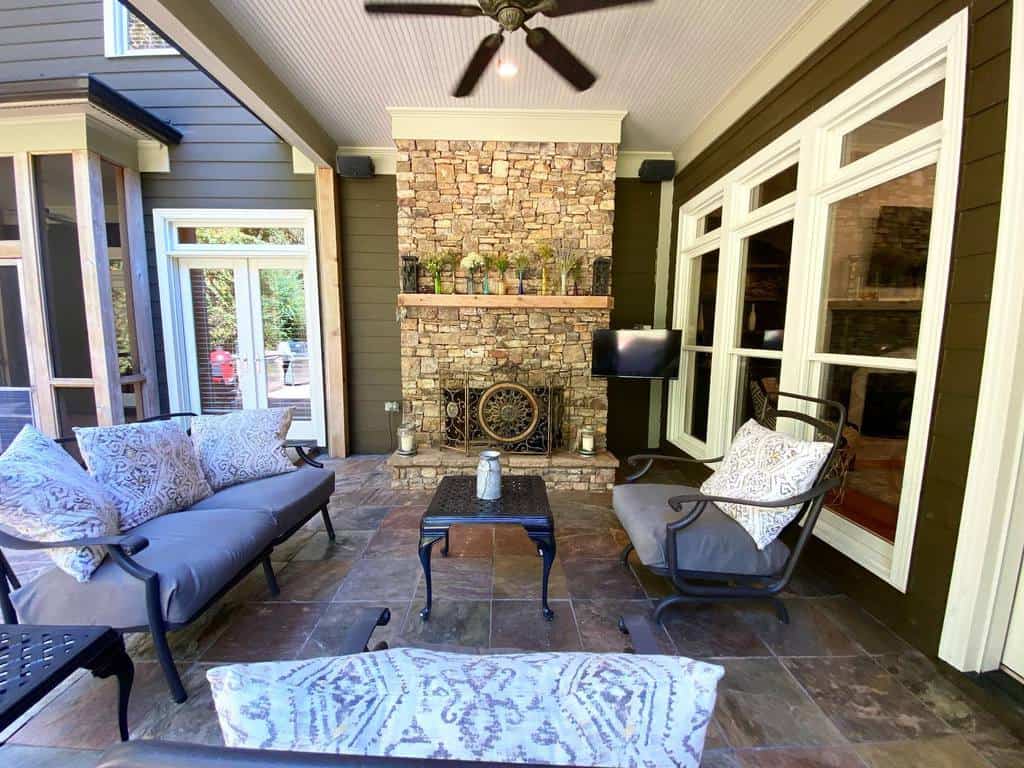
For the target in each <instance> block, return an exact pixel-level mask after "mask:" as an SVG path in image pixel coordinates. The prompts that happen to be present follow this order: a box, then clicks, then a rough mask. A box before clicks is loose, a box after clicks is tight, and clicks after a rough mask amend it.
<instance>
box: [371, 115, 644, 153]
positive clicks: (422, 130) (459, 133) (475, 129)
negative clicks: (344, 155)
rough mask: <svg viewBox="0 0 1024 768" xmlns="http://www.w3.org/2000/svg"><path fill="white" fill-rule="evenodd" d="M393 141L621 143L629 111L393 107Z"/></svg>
mask: <svg viewBox="0 0 1024 768" xmlns="http://www.w3.org/2000/svg"><path fill="white" fill-rule="evenodd" d="M388 113H389V114H390V115H391V138H393V139H455V140H459V139H462V140H478V141H586V142H594V143H598V144H618V143H619V141H621V139H622V119H623V118H624V117H625V116H626V113H625V112H622V111H615V110H603V111H588V110H564V109H467V108H454V109H418V108H406V107H388Z"/></svg>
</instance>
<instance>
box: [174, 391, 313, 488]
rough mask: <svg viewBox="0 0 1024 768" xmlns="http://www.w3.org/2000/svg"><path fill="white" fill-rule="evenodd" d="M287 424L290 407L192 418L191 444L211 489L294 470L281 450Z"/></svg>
mask: <svg viewBox="0 0 1024 768" xmlns="http://www.w3.org/2000/svg"><path fill="white" fill-rule="evenodd" d="M291 424H292V409H291V408H268V409H254V410H247V411H234V412H233V413H226V414H224V415H223V416H195V417H193V419H192V444H193V445H194V446H195V449H196V454H197V455H198V456H199V463H200V464H201V465H202V467H203V474H205V475H206V479H207V481H208V482H209V483H210V485H211V486H212V488H213V489H214V490H215V491H219V490H220V489H221V488H227V487H228V486H229V485H236V484H238V483H246V482H248V481H250V480H259V479H260V478H261V477H270V476H271V475H280V474H281V473H282V472H291V471H293V470H294V469H296V467H295V465H294V464H292V463H291V461H289V460H288V454H287V453H285V450H284V441H285V439H286V438H287V436H288V428H289V427H290V426H291Z"/></svg>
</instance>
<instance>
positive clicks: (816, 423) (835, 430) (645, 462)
mask: <svg viewBox="0 0 1024 768" xmlns="http://www.w3.org/2000/svg"><path fill="white" fill-rule="evenodd" d="M779 396H780V397H788V398H792V399H795V400H801V401H804V402H807V403H814V404H817V405H819V406H824V407H825V408H827V409H831V410H832V411H834V412H835V414H836V419H835V421H832V420H827V419H822V418H816V417H814V416H811V415H809V414H806V413H803V412H802V411H794V410H779V409H778V408H774V409H772V411H771V413H770V415H771V416H772V417H773V418H774V419H775V420H776V421H778V420H779V419H792V420H794V421H797V422H800V423H803V424H808V425H810V426H811V427H813V428H814V430H815V433H816V435H817V436H818V437H824V438H825V439H827V440H828V442H830V443H831V444H832V448H831V450H830V451H829V454H828V458H827V459H826V460H825V463H824V464H823V465H822V468H821V470H820V471H819V472H818V474H817V476H816V478H815V481H814V485H813V486H812V487H811V488H810V490H808V491H805V492H804V493H801V494H798V495H796V496H793V497H790V498H787V499H782V500H780V501H772V502H766V501H751V500H748V499H734V498H728V497H725V496H708V495H705V494H703V493H701V492H700V491H698V490H693V491H692V492H690V493H685V494H680V495H678V496H673V497H672V498H670V499H669V501H668V503H669V505H670V506H671V507H672V509H673V510H675V511H676V512H677V513H679V514H680V515H682V517H680V518H679V519H678V520H674V521H672V522H670V523H668V524H667V525H666V526H665V550H666V555H667V557H666V559H667V565H666V567H664V568H648V566H644V567H645V568H648V570H650V571H651V572H652V573H656V574H658V575H659V576H665V577H668V578H669V580H671V582H672V585H673V586H674V587H675V588H676V589H677V590H678V594H675V595H670V596H668V597H665V598H662V600H660V601H659V602H658V605H657V607H656V608H655V612H654V617H655V620H656V621H658V622H660V621H661V619H662V616H663V615H664V613H665V611H666V610H667V609H668V608H670V607H672V606H674V605H679V604H684V603H701V602H714V601H717V600H745V599H750V598H767V599H770V600H771V601H772V603H773V604H774V606H775V611H776V614H777V615H778V618H779V621H781V622H782V623H784V624H788V623H789V612H788V611H787V610H786V606H785V604H784V603H783V602H782V601H781V600H779V599H778V594H779V593H780V592H782V590H784V589H785V588H786V587H787V586H788V585H789V582H790V579H792V578H793V572H794V570H795V569H796V565H797V562H798V561H799V560H800V555H801V553H803V551H804V548H805V547H806V546H807V542H808V540H809V539H810V537H811V533H812V531H813V530H814V525H815V524H816V523H817V522H818V517H819V516H820V514H821V508H822V505H823V504H824V501H825V496H826V495H827V494H828V493H829V492H830V491H832V490H833V489H834V488H837V487H838V486H839V484H840V481H841V479H840V478H839V477H836V476H834V475H835V473H834V472H833V468H834V467H833V465H834V464H835V462H836V461H837V460H838V458H839V447H840V444H841V442H842V437H843V428H844V426H845V424H846V408H845V406H843V404H842V403H838V402H836V401H835V400H823V399H820V398H816V397H808V396H807V395H798V394H794V393H791V392H779ZM723 458H724V456H718V457H717V458H713V459H694V458H689V457H685V456H666V455H663V454H637V455H635V456H630V457H629V458H628V459H627V461H628V462H629V463H630V465H632V466H633V467H639V469H638V470H637V471H636V472H634V473H633V474H631V475H629V476H627V478H626V481H627V482H628V483H633V482H636V481H637V480H639V479H640V478H642V477H643V476H644V475H646V474H647V472H648V471H649V470H650V469H651V467H652V466H653V465H654V462H656V461H664V462H669V463H686V464H705V465H707V464H715V463H717V462H719V461H721V460H722V459H723ZM641 465H642V466H641ZM710 503H726V504H744V505H747V506H752V507H762V508H779V507H789V506H792V505H794V504H800V505H801V509H800V512H799V513H798V514H797V516H796V518H795V519H794V520H793V522H791V523H790V524H789V526H787V528H790V527H792V526H799V525H800V521H801V520H802V521H803V527H802V528H801V529H800V532H799V534H798V535H797V539H796V543H795V544H794V546H793V548H792V549H791V550H790V552H789V556H788V557H787V558H786V562H785V563H784V565H783V567H782V570H781V571H779V572H777V573H775V574H770V575H767V576H751V575H749V574H740V573H715V572H708V571H694V570H689V569H687V568H686V564H685V563H679V562H678V556H679V553H678V549H677V540H678V537H679V536H680V535H681V534H682V532H684V531H685V530H686V527H687V526H689V525H691V524H692V523H693V522H694V521H695V520H696V519H697V518H699V517H700V516H701V514H702V513H703V512H704V510H705V508H706V507H707V505H708V504H710ZM688 504H694V506H693V509H691V510H690V511H689V512H684V507H685V506H686V505H688ZM632 550H633V544H632V543H630V544H627V545H626V548H625V549H624V550H623V552H622V555H621V561H622V564H623V565H628V561H629V554H630V552H631V551H632Z"/></svg>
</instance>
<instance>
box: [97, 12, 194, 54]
mask: <svg viewBox="0 0 1024 768" xmlns="http://www.w3.org/2000/svg"><path fill="white" fill-rule="evenodd" d="M103 53H104V55H105V56H106V57H107V58H108V59H116V58H122V57H126V56H179V55H180V54H179V53H178V49H177V48H175V47H174V46H168V47H167V48H131V47H130V46H129V45H128V9H127V8H125V7H124V6H123V5H122V4H121V3H120V0H103Z"/></svg>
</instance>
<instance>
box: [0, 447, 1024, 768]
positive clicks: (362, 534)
mask: <svg viewBox="0 0 1024 768" xmlns="http://www.w3.org/2000/svg"><path fill="white" fill-rule="evenodd" d="M382 461H383V460H382V459H381V458H379V457H356V458H352V459H347V460H343V461H335V462H332V463H333V465H334V466H335V468H336V471H337V492H336V494H335V496H334V498H333V499H332V502H331V507H330V511H331V517H332V519H333V522H334V526H335V528H336V530H337V533H338V540H337V543H335V544H331V543H330V542H329V541H328V539H327V536H326V534H325V533H324V531H323V529H322V524H320V522H319V521H316V522H314V523H311V524H310V525H309V526H307V528H306V529H304V530H302V531H300V532H299V533H298V534H296V536H295V537H293V539H292V540H291V541H289V542H288V543H287V544H286V545H284V546H283V547H281V548H280V549H278V550H277V551H276V552H275V554H274V560H275V562H276V566H277V570H278V574H279V579H280V586H281V595H280V596H279V597H278V598H277V599H271V598H270V596H269V594H268V593H267V591H266V587H265V584H264V582H263V577H262V574H261V573H260V572H259V570H258V569H257V571H256V572H255V573H253V574H251V575H250V577H249V578H247V579H246V580H245V581H243V582H242V583H241V584H239V585H238V586H237V587H236V588H235V589H234V590H233V591H232V592H231V593H229V594H228V595H226V596H225V598H224V599H223V601H222V602H221V604H220V605H219V606H216V607H215V608H214V609H212V610H211V611H209V612H208V613H207V615H206V616H205V617H204V618H203V619H202V620H200V622H199V623H197V624H196V625H193V626H192V627H190V628H188V629H186V630H183V631H181V632H179V633H177V634H176V635H174V636H172V637H173V646H174V648H175V656H176V659H177V660H178V661H179V663H180V666H181V671H182V677H183V680H184V682H185V686H186V688H187V689H188V691H189V693H190V698H189V700H188V701H187V702H186V703H185V704H183V705H176V704H174V703H173V702H172V701H171V699H170V697H169V695H168V693H167V689H166V687H165V685H164V681H163V678H162V676H161V674H160V670H159V668H158V665H157V664H156V663H155V661H154V660H153V659H154V657H153V654H152V648H151V647H150V644H149V642H148V639H147V638H146V637H145V636H143V635H138V636H131V637H130V638H129V648H130V650H131V652H132V655H133V658H134V659H135V661H136V670H137V671H136V682H135V689H134V692H133V696H132V703H131V709H130V714H129V718H130V720H129V722H130V726H131V729H132V736H133V737H134V738H146V739H170V740H176V741H185V742H196V743H204V744H219V743H220V732H219V729H218V726H217V722H216V717H215V713H214V710H213V704H212V700H211V698H210V692H209V688H208V686H207V683H206V679H205V673H206V670H207V669H209V668H210V667H211V666H214V665H217V664H223V663H227V662H244V661H264V660H272V659H292V658H303V657H312V656H318V655H329V654H332V653H335V652H337V649H338V643H339V641H340V640H341V638H342V636H343V635H344V630H345V628H346V626H347V623H348V622H349V621H350V619H351V617H352V615H353V608H354V607H356V606H358V605H363V606H365V605H381V606H387V607H389V608H390V609H391V613H392V621H391V624H390V626H388V627H386V628H383V629H382V630H378V632H377V634H376V635H375V637H376V639H378V640H387V641H388V642H389V643H390V644H391V645H392V646H399V645H417V646H426V647H444V648H460V649H465V650H471V651H484V650H487V649H489V648H493V649H503V650H504V649H523V650H580V649H582V650H586V651H622V650H623V649H624V648H625V647H626V644H627V641H626V640H625V639H624V638H623V636H622V635H620V634H619V632H618V630H617V628H616V622H617V619H618V617H619V616H620V615H621V614H622V613H624V612H626V611H631V612H647V613H650V611H651V605H652V599H653V598H655V597H658V596H660V595H663V594H665V593H666V592H667V589H668V588H667V585H666V583H665V582H664V581H662V580H661V579H658V578H655V577H651V576H650V575H649V574H645V573H644V571H643V569H642V568H640V567H639V566H636V565H634V566H633V568H631V569H626V568H623V567H622V566H621V565H620V564H619V563H618V561H617V559H616V556H617V555H618V553H619V551H620V550H621V548H622V546H623V544H624V543H625V541H626V537H625V534H624V532H623V531H622V529H621V528H619V526H618V525H617V522H616V520H615V517H614V515H613V514H612V512H611V510H610V499H609V497H608V495H600V494H582V493H553V494H551V502H552V508H553V510H554V514H555V517H556V528H557V535H558V548H559V549H558V559H557V560H556V563H555V566H554V569H553V572H552V577H551V590H552V595H553V598H554V599H553V601H552V607H553V608H554V610H555V612H556V616H555V620H554V621H553V622H551V623H547V622H545V621H543V620H542V618H541V615H540V606H539V600H538V597H539V592H538V590H539V572H540V566H539V563H538V560H537V556H536V553H535V551H534V550H533V548H532V546H531V544H530V542H529V541H528V540H527V539H526V537H525V535H523V534H522V532H521V531H520V530H518V529H513V528H506V527H498V528H496V529H492V528H479V527H471V528H461V529H459V528H456V529H453V535H452V550H453V552H452V555H453V556H452V557H450V558H448V559H442V558H440V557H435V558H434V583H435V590H436V592H435V603H434V613H433V615H432V617H431V620H430V621H429V622H427V623H424V622H422V621H421V620H420V618H419V616H418V611H419V608H420V607H421V606H422V602H423V585H422V577H421V574H420V566H419V562H418V560H417V558H416V540H417V532H416V528H417V525H418V521H419V516H420V515H421V514H422V512H423V510H424V509H425V505H426V503H427V501H428V498H427V496H426V495H425V494H422V493H410V492H395V491H391V490H390V489H389V488H388V476H387V473H386V469H385V468H384V466H383V463H382ZM26 565H30V564H26ZM16 567H18V566H16ZM785 600H786V604H787V607H788V608H789V612H790V615H791V617H792V619H791V623H790V624H789V625H788V626H787V625H782V624H779V623H778V621H777V620H776V619H775V615H774V613H773V611H772V609H771V607H770V606H769V605H762V604H758V603H734V604H728V605H714V606H705V607H697V608H686V609H682V610H677V611H675V612H673V613H671V614H670V618H668V619H667V621H666V625H665V627H664V628H659V629H658V630H657V632H658V635H659V638H660V641H661V643H662V646H663V648H664V651H665V652H666V653H678V654H681V655H685V656H690V657H695V658H702V659H710V660H714V661H715V662H716V663H719V664H722V665H723V666H724V667H725V669H726V675H725V678H724V679H723V681H722V683H721V684H720V687H719V699H718V707H717V711H716V714H715V719H714V722H713V723H712V724H711V727H710V729H709V732H708V738H707V745H706V750H705V758H704V765H706V766H716V767H729V768H733V767H737V766H757V767H767V766H790V765H794V766H832V767H833V768H846V767H847V766H850V767H851V768H852V766H859V767H860V768H864V767H865V766H871V767H875V768H882V767H883V766H904V765H906V766H911V765H922V766H958V767H963V768H972V767H973V766H995V768H1006V767H1008V766H1019V765H1024V742H1022V741H1021V740H1020V739H1019V738H1018V736H1019V735H1020V734H1021V732H1020V730H1018V728H1017V726H1016V725H1015V722H1016V720H1015V719H1014V718H1013V717H1009V718H1008V717H1007V716H1006V714H1005V713H1004V716H1003V717H1002V718H997V717H996V716H995V715H994V714H993V713H992V711H990V710H988V709H986V708H985V707H984V706H983V705H982V704H981V703H980V702H982V701H985V697H984V696H981V695H978V692H977V691H976V690H974V689H975V686H974V684H973V683H972V682H970V681H969V680H968V679H967V678H966V677H962V676H959V675H956V674H953V673H950V672H948V671H942V670H940V669H939V668H937V667H936V666H935V665H934V664H933V663H932V662H931V661H930V660H929V659H928V658H926V657H925V656H923V655H921V654H920V653H917V652H916V651H914V650H912V649H911V648H910V647H909V646H907V645H906V644H905V643H904V642H903V641H902V640H900V639H899V638H898V637H896V636H895V635H894V634H892V633H891V632H890V631H889V630H888V629H886V628H885V627H884V626H883V625H881V624H880V623H878V622H877V621H875V620H874V619H873V618H872V617H871V616H870V615H868V614H867V613H865V612H864V611H863V610H861V609H860V608H859V607H857V606H856V605H855V604H854V603H853V602H852V601H850V600H849V599H848V598H846V597H844V596H842V595H838V594H833V593H832V591H831V590H830V589H829V588H828V587H827V586H826V585H825V584H824V583H823V582H822V580H821V579H820V578H816V577H814V576H813V575H812V574H808V573H800V574H798V577H797V578H796V579H795V580H794V583H793V585H792V588H791V591H790V592H789V593H788V594H787V595H786V596H785ZM114 688H115V686H114V684H113V683H112V682H111V681H99V680H95V679H93V678H91V677H90V676H87V675H83V676H82V677H80V678H79V679H77V680H76V681H75V682H74V683H73V684H71V685H69V686H68V687H67V688H65V689H64V690H63V691H62V692H61V693H60V694H59V695H57V696H56V697H55V698H54V700H52V701H51V702H50V703H49V704H48V705H47V706H45V707H44V708H42V709H41V710H40V711H39V712H38V713H37V714H36V715H35V716H34V717H33V718H32V719H31V720H30V721H29V722H28V723H26V724H25V725H23V726H22V727H21V728H20V729H19V730H18V731H17V732H16V733H15V734H14V735H13V736H11V737H10V739H9V740H8V742H7V744H6V745H4V746H3V747H0V766H12V767H13V766H18V768H38V767H39V766H47V767H50V766H61V767H62V768H63V767H64V766H68V767H69V768H79V766H81V767H83V768H84V767H87V766H92V765H94V764H95V762H96V759H97V756H98V754H99V751H100V750H103V749H104V748H106V747H107V746H109V745H111V744H112V743H114V741H115V740H116V728H115V722H114V720H115V707H114V702H115V690H114ZM1015 734H1016V735H1015Z"/></svg>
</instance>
